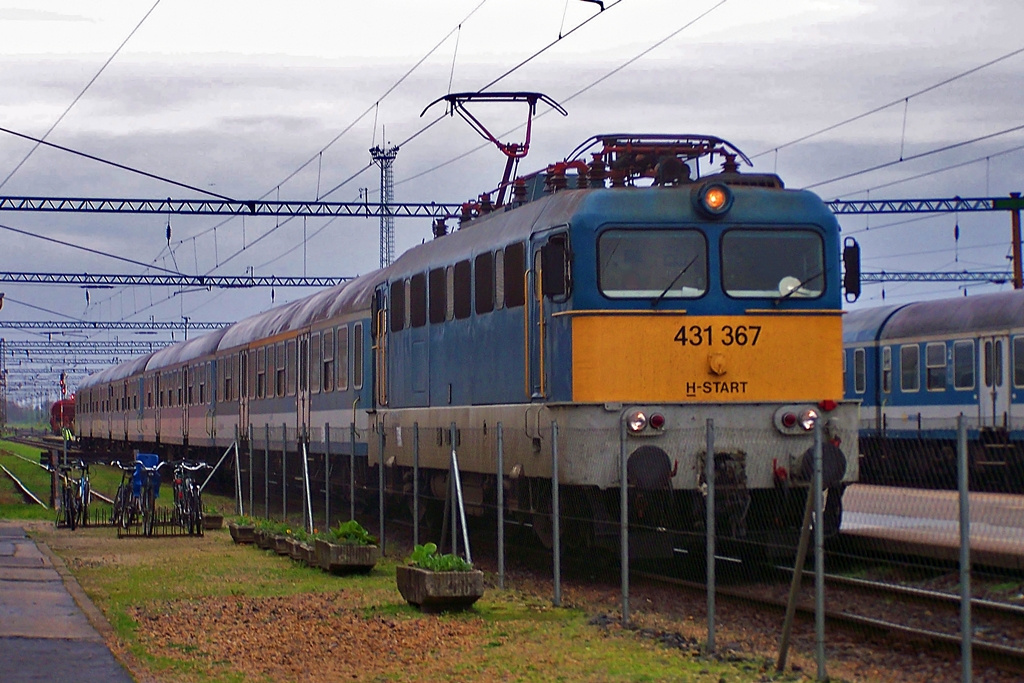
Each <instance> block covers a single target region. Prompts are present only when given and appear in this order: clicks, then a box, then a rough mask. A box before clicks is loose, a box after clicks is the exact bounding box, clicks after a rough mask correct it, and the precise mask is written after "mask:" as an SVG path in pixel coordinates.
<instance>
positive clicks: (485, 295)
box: [473, 251, 494, 315]
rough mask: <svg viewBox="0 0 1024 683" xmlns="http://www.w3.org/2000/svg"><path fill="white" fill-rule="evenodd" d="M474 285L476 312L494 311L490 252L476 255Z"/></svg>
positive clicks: (491, 256)
mask: <svg viewBox="0 0 1024 683" xmlns="http://www.w3.org/2000/svg"><path fill="white" fill-rule="evenodd" d="M473 272H474V276H475V278H476V279H475V282H474V284H475V285H476V312H477V314H478V315H479V314H481V313H490V312H491V311H493V310H494V256H493V254H491V252H489V251H488V252H485V253H483V254H479V255H477V257H476V259H475V260H474V264H473Z"/></svg>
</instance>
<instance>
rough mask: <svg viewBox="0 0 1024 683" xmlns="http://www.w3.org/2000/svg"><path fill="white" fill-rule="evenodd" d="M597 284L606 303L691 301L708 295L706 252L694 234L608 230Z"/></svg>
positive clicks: (699, 236)
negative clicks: (645, 299)
mask: <svg viewBox="0 0 1024 683" xmlns="http://www.w3.org/2000/svg"><path fill="white" fill-rule="evenodd" d="M598 259H599V266H598V282H599V283H600V287H601V292H602V293H603V294H604V295H605V296H607V297H608V298H611V299H628V298H634V297H646V298H654V297H662V296H663V297H664V298H666V299H693V298H696V297H699V296H703V295H704V293H705V292H707V289H708V265H707V261H708V247H707V241H706V240H705V238H704V235H703V234H701V233H700V232H698V231H696V230H608V231H606V232H604V233H602V235H601V237H600V240H599V241H598Z"/></svg>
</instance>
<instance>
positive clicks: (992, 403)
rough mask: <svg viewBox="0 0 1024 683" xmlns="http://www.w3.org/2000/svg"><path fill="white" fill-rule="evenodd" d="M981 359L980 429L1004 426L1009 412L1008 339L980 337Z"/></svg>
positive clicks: (1005, 337) (1006, 337) (1002, 337)
mask: <svg viewBox="0 0 1024 683" xmlns="http://www.w3.org/2000/svg"><path fill="white" fill-rule="evenodd" d="M979 341H980V347H981V348H980V351H981V353H980V354H979V355H980V356H981V373H980V374H981V391H980V392H978V399H979V400H980V401H981V405H980V414H981V424H982V426H984V427H1006V426H1007V419H1008V414H1009V409H1010V378H1009V377H1008V376H1007V375H1008V371H1009V368H1010V367H1011V366H1010V363H1009V356H1010V338H1009V337H1008V336H997V337H982V338H981V339H980V340H979Z"/></svg>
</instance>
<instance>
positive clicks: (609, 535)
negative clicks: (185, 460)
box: [235, 420, 1024, 680]
mask: <svg viewBox="0 0 1024 683" xmlns="http://www.w3.org/2000/svg"><path fill="white" fill-rule="evenodd" d="M822 431H823V430H821V429H816V430H815V440H814V441H813V442H810V441H809V440H808V439H806V438H804V439H802V440H790V441H787V440H785V439H779V438H778V437H777V436H776V435H774V434H771V433H768V432H766V431H765V430H763V429H754V428H737V427H728V428H726V427H720V426H716V425H715V423H714V421H713V420H707V421H706V422H705V423H703V424H699V423H698V424H692V425H691V426H689V427H686V428H674V429H666V430H664V432H663V433H660V434H659V435H658V438H657V439H650V440H646V441H645V440H643V439H637V438H632V437H631V436H630V435H628V434H627V429H626V426H625V424H622V425H620V427H619V429H616V430H609V429H603V430H602V429H580V428H577V429H559V426H558V424H557V423H552V424H551V425H550V429H544V430H540V431H538V432H537V433H534V434H528V433H526V432H524V430H523V429H521V428H518V429H515V430H507V431H506V430H504V429H503V426H502V425H501V424H500V423H498V424H496V425H494V426H493V427H479V428H473V429H463V428H460V427H459V426H458V425H457V424H454V423H453V424H451V425H450V426H449V427H448V428H444V427H441V428H437V427H432V428H430V429H420V428H418V427H417V426H416V425H413V426H412V428H411V429H410V428H408V427H405V428H403V427H399V426H389V427H387V428H377V427H376V426H371V427H370V428H367V429H359V428H356V427H355V426H354V425H343V426H341V427H336V426H332V425H324V426H323V427H320V428H317V429H316V430H313V431H312V434H313V435H315V436H316V438H317V442H315V443H311V442H308V441H304V440H303V439H301V438H299V437H301V436H302V435H301V434H299V433H298V432H297V431H296V430H294V428H289V427H288V426H287V425H277V426H276V427H275V426H274V425H269V424H264V425H260V426H256V425H253V426H252V427H251V428H250V430H249V434H248V438H247V439H244V440H242V441H241V448H240V450H239V453H238V459H237V460H236V461H235V462H236V481H237V493H238V497H239V503H240V507H241V508H244V509H245V510H246V511H248V512H249V513H250V514H255V515H258V516H260V515H261V516H265V517H272V518H279V519H280V518H291V519H295V520H297V519H298V518H300V517H301V518H302V520H303V522H304V523H305V524H306V525H307V526H308V527H309V528H314V527H327V526H330V525H333V524H335V523H337V522H338V521H342V520H347V519H359V520H360V521H362V522H363V523H364V525H365V526H367V527H368V528H370V529H371V530H374V531H376V532H377V533H378V535H379V537H380V540H381V549H382V552H387V548H388V545H387V544H388V543H389V534H390V535H393V534H395V533H396V531H397V530H398V529H399V528H402V529H403V530H404V531H403V533H407V532H408V530H409V528H410V527H411V532H412V540H413V543H423V542H426V541H428V540H429V541H434V542H436V543H438V545H439V547H441V548H442V550H445V551H449V552H454V553H457V554H462V555H465V556H467V557H471V553H472V552H473V550H474V549H475V548H476V546H477V545H483V544H484V540H486V543H485V544H486V546H487V547H488V548H490V547H492V546H493V547H494V548H496V555H497V560H496V562H497V565H496V566H497V573H498V581H499V585H500V586H504V583H505V579H506V576H505V551H506V545H507V542H508V540H507V539H506V532H509V536H510V537H511V536H515V537H516V538H517V539H519V538H530V539H532V540H533V542H534V543H535V544H536V545H539V546H540V547H542V548H546V549H548V550H549V551H550V553H551V559H552V586H553V595H552V601H553V603H554V604H556V605H558V604H560V603H561V581H562V576H561V574H562V562H563V561H574V560H579V559H583V560H584V561H590V559H591V558H593V557H596V556H597V555H596V554H595V553H602V556H603V557H604V558H605V559H606V562H607V563H608V564H609V565H611V566H614V564H615V560H616V559H617V560H618V564H619V572H620V577H621V580H622V587H621V619H622V621H623V623H624V624H628V623H629V621H630V614H631V610H630V604H629V596H630V584H629V580H630V575H631V572H634V571H636V570H637V569H649V568H651V567H657V568H659V570H661V571H669V572H674V573H676V574H679V575H682V576H691V577H692V578H694V580H695V581H697V582H703V583H704V584H705V585H706V611H705V613H704V614H703V618H704V619H705V621H706V623H707V636H706V641H705V647H706V648H707V649H708V650H709V651H713V650H715V633H716V630H717V629H719V628H729V627H738V626H741V625H742V624H730V623H729V622H728V619H730V618H736V617H734V616H732V614H733V613H731V612H727V613H720V612H719V611H718V610H717V609H716V595H719V594H721V593H722V592H723V591H732V590H733V589H735V588H736V587H737V586H741V587H743V588H744V589H745V590H746V591H747V594H748V595H755V594H758V593H760V594H761V597H764V596H770V595H776V596H777V600H778V601H779V602H781V604H783V605H785V606H786V607H787V613H788V617H787V618H785V619H783V620H781V621H780V625H779V628H780V651H779V666H780V668H782V667H784V666H785V662H786V653H787V652H788V648H789V643H790V632H791V629H792V624H793V612H795V610H796V609H797V608H798V607H799V606H801V605H803V606H806V607H807V608H808V609H809V610H810V611H811V612H812V613H813V614H814V617H815V624H816V628H815V631H816V633H815V657H816V659H817V661H818V667H819V670H818V675H819V678H822V679H823V678H825V677H826V675H827V674H826V662H827V653H828V650H829V645H828V641H827V640H826V638H825V627H824V623H825V622H824V618H825V587H824V585H825V583H824V582H825V578H824V577H825V576H826V573H845V574H848V575H849V574H854V575H861V576H870V578H872V579H875V580H878V579H880V578H884V579H886V580H887V582H888V583H898V584H907V583H913V580H918V581H922V580H923V581H925V582H931V584H932V585H931V587H932V588H933V589H934V588H936V587H938V588H939V589H940V591H941V590H944V591H945V592H946V593H947V594H948V595H949V596H950V597H952V598H956V597H960V598H961V599H962V598H963V596H964V595H967V596H970V595H971V590H972V588H971V586H972V577H973V576H974V575H975V574H979V573H980V575H982V576H983V577H984V578H988V575H987V574H986V572H987V571H988V570H986V569H984V568H982V569H976V570H975V572H973V573H972V571H971V557H970V555H971V553H974V556H975V557H974V559H975V561H976V562H977V561H978V560H979V558H980V559H981V560H982V561H983V562H985V563H986V564H988V565H989V566H992V565H991V564H990V563H993V562H998V558H1004V559H1006V558H1011V557H1012V556H1013V552H1012V548H1013V547H1014V546H1016V547H1017V548H1018V549H1019V548H1022V547H1024V515H1021V512H1022V508H1024V502H1022V501H1021V497H1020V496H1019V495H1008V494H1000V493H994V492H984V493H982V492H976V493H971V494H969V495H968V493H967V491H968V488H967V485H968V483H970V484H972V485H975V486H978V485H980V482H981V481H983V479H982V478H980V477H981V475H980V474H978V473H979V471H980V472H982V473H984V472H987V470H986V469H985V468H986V467H989V466H988V465H984V464H982V463H983V462H984V461H982V460H979V457H978V456H977V453H978V452H983V451H984V448H985V447H984V445H977V444H973V443H972V442H969V441H968V439H967V435H966V429H963V430H962V432H963V433H962V436H961V438H960V439H959V440H954V442H953V444H952V455H950V454H949V453H948V452H947V451H946V449H947V448H948V447H949V444H943V445H942V448H941V449H939V450H938V451H937V450H935V444H933V443H931V442H928V441H922V442H921V443H920V444H918V446H919V447H920V448H921V449H922V450H921V452H920V453H919V454H918V455H917V456H916V457H917V459H918V460H921V461H924V460H926V458H927V457H928V456H927V455H926V453H930V454H935V453H940V452H941V458H942V460H941V462H940V461H936V462H935V466H934V468H933V469H934V470H941V471H945V470H944V469H943V468H948V467H952V472H953V476H954V481H955V482H956V483H957V485H958V486H959V487H960V491H959V492H958V491H954V490H948V491H946V490H938V489H940V488H941V487H936V486H934V485H933V484H934V481H935V477H936V476H938V475H937V474H936V473H935V472H933V471H930V470H929V468H927V467H925V466H923V465H921V466H915V467H918V469H920V470H921V471H922V472H924V473H926V476H925V477H924V478H922V479H921V480H920V481H917V482H916V483H917V486H912V484H913V483H915V482H914V480H909V481H908V482H907V483H903V484H900V485H893V483H892V482H889V483H887V484H886V485H883V484H879V483H874V484H861V483H856V484H852V485H851V484H849V482H848V481H844V474H845V475H847V476H846V479H847V480H849V479H850V475H851V473H853V475H854V476H856V473H857V468H858V467H860V472H861V474H863V475H867V476H868V477H870V476H872V472H873V470H872V469H871V467H872V465H871V464H870V463H869V457H868V456H869V453H867V452H866V451H865V449H864V448H861V449H859V450H860V452H859V453H844V452H843V450H842V448H841V446H840V445H839V442H837V441H830V440H828V438H827V435H823V434H822ZM909 447H910V444H901V445H900V448H901V449H907V448H909ZM979 449H980V450H979ZM1006 450H1010V449H1006ZM893 452H894V453H895V452H896V451H895V450H894V451H893ZM900 452H906V451H905V450H903V451H900ZM708 453H713V454H714V457H713V458H710V459H709V458H708V457H707V454H708ZM709 460H710V461H709ZM950 460H952V465H950V464H949V461H950ZM979 468H980V469H979ZM904 469H905V470H906V471H907V472H909V471H910V468H909V467H905V468H904ZM875 471H877V470H875ZM943 476H946V475H943ZM560 482H561V483H560ZM564 482H571V485H566V484H565V483H564ZM609 482H610V485H609ZM817 520H821V523H820V524H818V523H817ZM396 525H401V527H399V526H396ZM709 530H710V531H713V533H708V532H709ZM801 549H803V551H804V552H803V553H801ZM1020 554H1021V553H1019V552H1018V553H1017V556H1019V555H1020ZM1006 561H1008V562H1012V561H1014V560H1012V559H1007V560H1006ZM1016 561H1018V562H1019V559H1018V560H1016ZM804 564H806V566H807V567H808V569H809V571H810V572H811V573H810V574H807V575H806V576H805V574H804V572H803V567H804ZM780 567H783V568H784V569H780ZM1005 569H1007V570H1009V571H1017V572H1019V568H1018V569H1016V570H1014V569H1011V568H1009V567H1007V568H1005ZM1015 576H1016V575H1015ZM781 577H786V578H784V579H783V578H781ZM908 577H909V578H908ZM937 577H939V578H937ZM940 578H941V580H940ZM812 579H813V583H814V589H813V591H812V590H811V589H810V587H807V588H806V589H805V588H804V581H805V580H807V581H810V580H812ZM1020 585H1021V584H1018V588H1019V587H1020ZM831 590H832V589H830V591H831ZM751 601H752V602H753V598H751ZM869 602H873V603H875V605H876V606H877V604H878V602H879V600H878V598H874V599H871V600H869ZM964 604H966V605H967V607H966V608H964V609H965V610H966V611H965V612H964V613H963V614H961V615H960V619H959V621H958V622H955V623H954V624H953V628H952V629H951V633H952V634H953V635H954V636H957V634H959V636H960V637H961V638H962V637H964V636H965V635H966V636H967V637H968V640H965V641H963V642H962V653H961V661H962V662H963V664H964V667H965V668H964V671H965V672H970V671H971V666H972V664H971V654H970V653H971V651H972V645H971V642H970V640H969V637H970V635H971V633H972V629H971V627H970V604H971V603H970V601H969V600H968V601H967V602H966V603H964ZM849 609H857V608H856V607H851V608H849ZM695 616H697V617H699V616H700V615H695ZM723 618H724V619H725V621H724V622H723ZM946 621H947V622H948V621H949V619H947V620H946ZM965 676H968V677H967V678H964V680H970V678H969V673H966V674H965Z"/></svg>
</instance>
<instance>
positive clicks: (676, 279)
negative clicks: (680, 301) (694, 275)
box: [651, 255, 699, 308]
mask: <svg viewBox="0 0 1024 683" xmlns="http://www.w3.org/2000/svg"><path fill="white" fill-rule="evenodd" d="M698 256H699V255H698ZM698 256H694V257H693V258H692V259H690V262H689V263H687V264H686V265H685V266H683V269H682V270H680V271H679V273H678V274H677V275H676V276H675V277H674V278H672V282H670V283H668V287H666V288H665V289H664V290H662V292H661V294H659V295H658V296H657V297H656V298H654V299H652V300H651V308H657V307H658V304H660V303H661V300H662V299H664V298H665V295H666V294H668V292H669V290H670V289H672V287H673V286H674V285H675V284H676V283H677V282H679V278H681V277H682V276H683V274H684V273H685V272H686V271H688V270H689V269H690V266H692V265H693V264H694V263H696V262H697V258H698Z"/></svg>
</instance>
